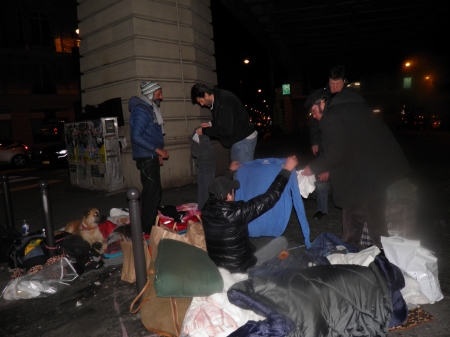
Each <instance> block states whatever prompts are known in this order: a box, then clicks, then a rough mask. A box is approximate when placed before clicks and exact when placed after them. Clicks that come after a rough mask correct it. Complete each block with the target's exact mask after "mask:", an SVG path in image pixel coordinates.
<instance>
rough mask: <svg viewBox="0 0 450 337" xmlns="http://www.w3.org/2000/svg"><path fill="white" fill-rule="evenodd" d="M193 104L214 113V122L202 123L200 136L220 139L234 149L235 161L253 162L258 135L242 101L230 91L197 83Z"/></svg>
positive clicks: (192, 99)
mask: <svg viewBox="0 0 450 337" xmlns="http://www.w3.org/2000/svg"><path fill="white" fill-rule="evenodd" d="M191 101H192V104H198V105H200V106H201V107H206V108H208V109H210V110H211V114H212V121H210V122H206V123H201V126H202V127H201V128H199V129H197V134H198V135H202V134H203V135H207V136H208V137H210V138H216V139H218V140H219V141H220V143H221V144H222V145H223V146H224V147H227V148H229V147H231V160H232V161H237V162H239V163H245V162H247V161H251V160H253V156H254V153H255V146H256V142H257V140H258V137H257V136H258V132H257V131H255V125H254V124H253V123H252V122H250V117H249V115H248V112H247V109H246V108H245V107H244V105H243V104H242V102H241V101H240V100H239V98H238V97H237V96H236V95H235V94H233V93H232V92H229V91H227V90H223V89H219V88H217V87H212V86H209V85H207V84H203V83H196V84H194V85H193V86H192V89H191Z"/></svg>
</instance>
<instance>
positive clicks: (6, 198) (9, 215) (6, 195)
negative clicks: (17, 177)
mask: <svg viewBox="0 0 450 337" xmlns="http://www.w3.org/2000/svg"><path fill="white" fill-rule="evenodd" d="M2 192H3V202H4V204H5V214H6V227H7V228H14V216H13V211H12V203H11V194H10V192H9V177H8V175H6V174H4V175H2Z"/></svg>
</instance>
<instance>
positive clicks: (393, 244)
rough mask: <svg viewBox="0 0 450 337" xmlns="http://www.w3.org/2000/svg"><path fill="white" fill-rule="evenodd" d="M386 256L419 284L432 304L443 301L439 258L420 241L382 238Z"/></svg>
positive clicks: (421, 290) (392, 237)
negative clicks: (421, 244) (439, 276)
mask: <svg viewBox="0 0 450 337" xmlns="http://www.w3.org/2000/svg"><path fill="white" fill-rule="evenodd" d="M381 244H382V245H383V248H384V254H385V255H386V258H387V259H388V260H389V262H391V263H393V264H395V265H396V266H397V267H399V268H400V269H401V270H402V271H403V272H404V273H406V274H407V275H409V276H410V277H412V278H413V279H414V280H417V282H419V286H420V292H421V293H422V294H424V295H425V296H426V297H427V298H428V299H429V300H430V302H436V301H440V300H442V298H443V297H444V296H443V295H442V292H441V287H440V285H439V279H438V266H437V258H436V257H435V256H434V255H433V253H432V252H431V251H429V250H428V249H426V248H423V247H421V246H420V241H417V240H408V239H405V238H402V237H400V236H391V237H383V236H382V237H381Z"/></svg>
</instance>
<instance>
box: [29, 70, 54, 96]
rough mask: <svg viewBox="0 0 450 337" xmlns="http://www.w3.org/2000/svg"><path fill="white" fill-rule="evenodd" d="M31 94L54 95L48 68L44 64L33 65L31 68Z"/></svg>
mask: <svg viewBox="0 0 450 337" xmlns="http://www.w3.org/2000/svg"><path fill="white" fill-rule="evenodd" d="M33 93H34V94H56V86H55V85H54V84H53V80H52V73H51V69H50V67H49V66H47V65H45V64H35V65H34V66H33Z"/></svg>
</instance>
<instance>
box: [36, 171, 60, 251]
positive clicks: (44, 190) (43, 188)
mask: <svg viewBox="0 0 450 337" xmlns="http://www.w3.org/2000/svg"><path fill="white" fill-rule="evenodd" d="M38 186H39V188H40V192H41V197H42V215H43V216H44V228H45V241H46V242H47V249H48V254H49V255H50V257H52V256H55V255H56V249H57V247H56V246H55V233H54V231H53V222H52V211H51V207H50V200H49V197H48V183H47V180H45V179H42V180H39V183H38Z"/></svg>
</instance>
